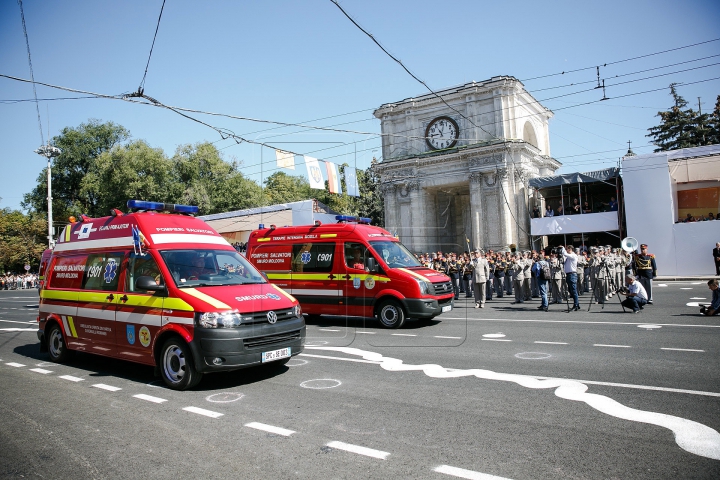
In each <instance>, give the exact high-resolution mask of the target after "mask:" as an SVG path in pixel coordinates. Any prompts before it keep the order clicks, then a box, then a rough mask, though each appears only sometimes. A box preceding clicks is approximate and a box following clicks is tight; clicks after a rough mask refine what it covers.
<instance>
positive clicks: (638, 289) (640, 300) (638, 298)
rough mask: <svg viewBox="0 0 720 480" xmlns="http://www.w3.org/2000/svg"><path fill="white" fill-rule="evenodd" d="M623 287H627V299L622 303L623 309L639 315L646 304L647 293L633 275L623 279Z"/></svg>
mask: <svg viewBox="0 0 720 480" xmlns="http://www.w3.org/2000/svg"><path fill="white" fill-rule="evenodd" d="M625 285H627V289H628V291H627V293H625V294H624V295H625V296H626V297H627V298H626V299H625V300H623V301H622V305H623V307H626V308H631V309H632V311H633V313H640V310H642V308H643V307H644V306H645V305H646V304H647V300H648V299H647V292H646V291H645V287H643V286H642V284H640V282H638V281H637V280H636V279H635V275H627V276H626V277H625Z"/></svg>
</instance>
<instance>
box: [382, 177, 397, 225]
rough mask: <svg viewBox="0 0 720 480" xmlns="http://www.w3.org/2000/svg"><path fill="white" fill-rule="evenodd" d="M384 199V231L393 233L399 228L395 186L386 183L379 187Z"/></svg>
mask: <svg viewBox="0 0 720 480" xmlns="http://www.w3.org/2000/svg"><path fill="white" fill-rule="evenodd" d="M380 188H381V190H380V191H381V192H382V194H383V197H384V199H385V230H387V231H389V232H390V233H394V232H395V231H396V230H397V229H398V227H399V226H400V225H399V224H398V221H397V202H396V198H395V185H394V184H391V183H386V184H384V185H381V186H380Z"/></svg>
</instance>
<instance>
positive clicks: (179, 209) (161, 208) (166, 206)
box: [127, 200, 200, 214]
mask: <svg viewBox="0 0 720 480" xmlns="http://www.w3.org/2000/svg"><path fill="white" fill-rule="evenodd" d="M127 207H128V208H129V209H130V210H154V211H156V212H172V213H186V214H193V213H198V212H199V211H200V209H199V208H198V207H197V206H196V205H178V204H176V203H161V202H146V201H144V200H128V202H127Z"/></svg>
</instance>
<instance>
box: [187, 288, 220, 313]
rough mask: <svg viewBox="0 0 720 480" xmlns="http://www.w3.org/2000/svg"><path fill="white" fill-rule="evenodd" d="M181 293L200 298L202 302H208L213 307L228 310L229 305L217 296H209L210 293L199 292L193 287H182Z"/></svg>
mask: <svg viewBox="0 0 720 480" xmlns="http://www.w3.org/2000/svg"><path fill="white" fill-rule="evenodd" d="M183 293H187V294H188V295H190V296H193V297H195V298H197V299H198V300H202V301H203V302H205V303H207V304H210V305H212V306H213V307H215V308H222V309H225V310H230V305H228V304H226V303H223V302H221V301H220V300H218V299H217V298H214V297H211V296H210V295H207V294H205V293H203V292H200V291H198V290H196V289H194V288H183Z"/></svg>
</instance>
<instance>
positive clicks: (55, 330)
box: [47, 324, 72, 363]
mask: <svg viewBox="0 0 720 480" xmlns="http://www.w3.org/2000/svg"><path fill="white" fill-rule="evenodd" d="M47 347H48V355H49V356H50V361H51V362H55V363H65V362H67V361H68V359H69V358H70V356H71V355H72V351H71V350H68V347H67V344H66V343H65V337H63V333H62V330H60V327H59V326H57V324H53V326H52V327H50V331H49V332H48V336H47Z"/></svg>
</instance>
